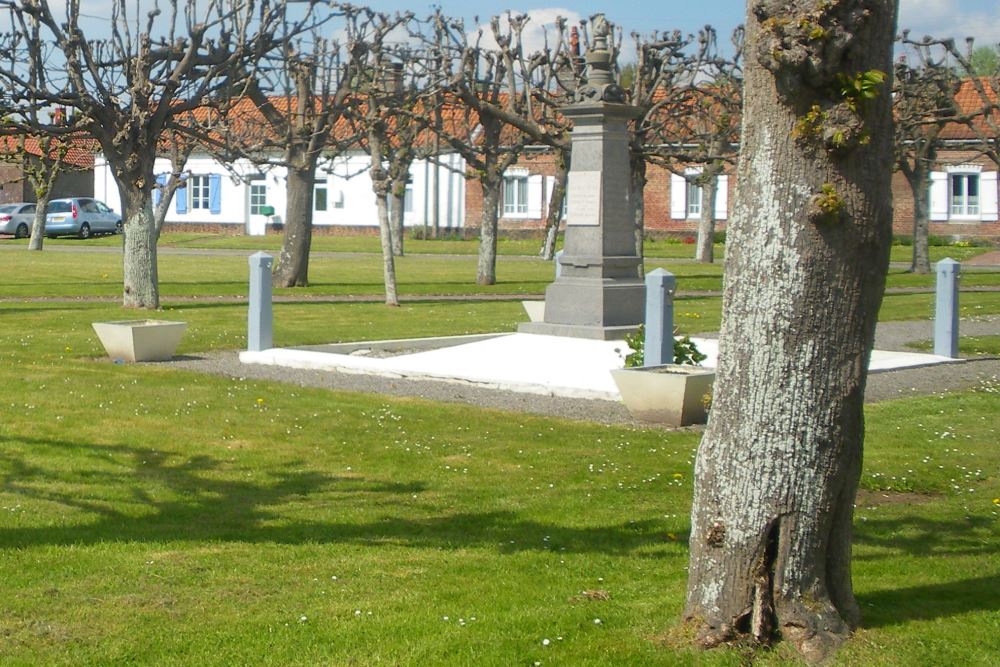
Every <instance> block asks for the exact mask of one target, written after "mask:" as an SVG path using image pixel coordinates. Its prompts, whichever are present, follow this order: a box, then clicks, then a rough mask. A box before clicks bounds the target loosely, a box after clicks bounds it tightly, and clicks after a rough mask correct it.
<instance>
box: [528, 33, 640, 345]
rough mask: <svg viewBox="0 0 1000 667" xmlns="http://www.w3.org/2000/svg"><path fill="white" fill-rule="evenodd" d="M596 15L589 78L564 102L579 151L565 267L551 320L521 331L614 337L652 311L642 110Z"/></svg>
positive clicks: (555, 287)
mask: <svg viewBox="0 0 1000 667" xmlns="http://www.w3.org/2000/svg"><path fill="white" fill-rule="evenodd" d="M591 20H592V25H593V31H592V32H593V37H594V39H593V46H592V48H591V49H590V50H589V51H588V52H587V54H586V59H587V83H586V84H584V85H583V86H581V87H580V88H579V89H578V90H577V92H576V101H575V103H574V104H572V105H569V106H567V107H565V108H563V109H562V113H563V114H564V115H565V116H567V117H568V118H571V119H572V120H573V132H572V135H571V139H572V143H573V158H572V162H571V165H570V172H569V186H568V191H567V219H566V231H565V244H564V246H563V250H564V252H563V254H562V257H561V258H560V259H559V260H558V261H559V263H560V271H559V273H558V277H557V278H556V280H555V282H553V283H552V284H551V285H549V286H548V288H547V289H546V290H545V320H544V322H530V323H525V324H522V325H521V326H520V327H519V331H522V332H525V333H537V334H549V335H555V336H573V337H577V338H596V339H600V340H612V339H617V338H622V337H624V336H625V335H626V334H629V333H632V332H634V331H635V330H636V329H637V328H638V326H639V324H640V323H641V322H642V321H643V317H644V314H645V284H644V282H643V281H642V280H641V279H640V278H639V265H640V261H641V258H640V257H639V256H638V255H637V254H636V250H635V240H634V239H635V237H634V234H633V232H632V226H633V224H634V205H633V203H632V201H631V199H630V196H629V181H630V179H629V174H630V167H629V137H628V127H627V123H628V121H629V120H631V119H633V118H637V117H638V116H640V115H641V114H642V111H641V110H640V109H638V108H637V107H633V106H630V105H627V104H624V99H625V97H624V92H623V91H622V89H621V88H620V87H619V86H617V85H616V84H615V83H614V81H613V79H612V77H611V71H610V61H611V53H610V51H609V50H608V46H607V38H608V34H609V32H610V30H609V27H608V24H607V21H605V20H604V16H603V14H597V15H596V16H594V17H593V18H592V19H591Z"/></svg>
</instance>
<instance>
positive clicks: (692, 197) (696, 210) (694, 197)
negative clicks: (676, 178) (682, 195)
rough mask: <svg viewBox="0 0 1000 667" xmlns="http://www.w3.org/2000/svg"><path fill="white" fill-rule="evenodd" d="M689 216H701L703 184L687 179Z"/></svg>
mask: <svg viewBox="0 0 1000 667" xmlns="http://www.w3.org/2000/svg"><path fill="white" fill-rule="evenodd" d="M687 217H689V218H700V217H701V186H700V185H698V184H697V183H695V182H693V181H687Z"/></svg>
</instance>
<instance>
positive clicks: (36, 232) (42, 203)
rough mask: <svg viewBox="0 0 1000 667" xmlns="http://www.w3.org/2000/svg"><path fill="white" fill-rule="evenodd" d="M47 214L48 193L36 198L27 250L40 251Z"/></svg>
mask: <svg viewBox="0 0 1000 667" xmlns="http://www.w3.org/2000/svg"><path fill="white" fill-rule="evenodd" d="M48 212H49V193H48V192H46V193H45V194H44V195H43V196H41V197H38V198H37V199H36V201H35V217H34V219H33V220H32V221H31V238H30V239H29V240H28V250H41V249H42V245H43V243H44V241H45V222H46V219H47V218H48Z"/></svg>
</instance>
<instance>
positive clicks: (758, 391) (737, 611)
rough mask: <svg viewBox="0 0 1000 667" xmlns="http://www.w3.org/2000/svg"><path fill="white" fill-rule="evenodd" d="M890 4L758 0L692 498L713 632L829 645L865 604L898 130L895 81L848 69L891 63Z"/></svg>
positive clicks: (811, 646) (702, 597) (698, 569)
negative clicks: (847, 89)
mask: <svg viewBox="0 0 1000 667" xmlns="http://www.w3.org/2000/svg"><path fill="white" fill-rule="evenodd" d="M895 12H896V3H895V2H893V1H892V0H800V1H796V2H790V3H789V2H775V1H763V2H751V3H750V4H749V12H748V13H749V16H748V20H747V47H746V52H747V64H746V70H745V74H746V86H745V91H746V95H745V107H744V117H743V124H744V125H743V134H742V137H743V144H742V151H741V155H740V160H739V167H738V173H737V191H736V199H735V211H734V215H733V218H732V220H731V222H730V225H729V231H728V242H727V252H726V272H725V274H726V279H725V287H724V295H723V322H722V330H721V335H720V351H719V367H718V374H717V380H716V384H715V393H714V397H713V403H712V410H711V413H710V418H709V424H708V427H707V429H706V432H705V435H704V438H703V440H702V443H701V446H700V447H699V450H698V455H697V460H696V464H695V490H694V504H693V507H692V514H691V522H692V525H691V537H690V566H689V579H688V588H687V602H686V609H685V619H686V621H687V622H688V623H689V624H690V625H691V626H693V628H694V629H695V631H696V636H697V638H698V643H699V644H700V645H702V646H705V647H710V646H714V645H717V644H719V643H722V642H726V641H729V640H732V639H736V638H738V637H740V636H748V635H749V636H751V637H753V638H754V639H755V640H757V641H759V642H770V641H773V640H775V639H776V638H783V639H785V640H788V641H790V642H792V643H793V644H794V645H795V646H796V648H797V649H798V650H799V651H800V652H801V653H802V655H803V656H804V657H805V658H806V659H807V660H809V661H819V660H822V659H824V658H825V657H826V656H828V655H829V654H830V653H831V652H832V651H833V650H834V649H835V648H836V646H838V645H839V643H840V642H841V641H842V640H843V639H844V638H845V637H846V636H847V635H848V634H849V632H850V631H851V630H852V629H853V628H854V627H856V626H857V624H858V622H859V620H860V618H859V610H858V605H857V603H856V602H855V600H854V595H853V591H852V584H851V570H850V568H851V535H852V532H851V523H852V517H853V503H854V499H855V494H856V491H857V485H858V480H859V477H860V471H861V457H862V443H863V437H864V423H863V412H862V407H863V397H864V389H865V378H866V369H867V365H868V361H869V357H870V354H871V349H872V344H873V340H874V331H875V323H876V319H877V314H878V308H879V305H880V303H881V299H882V293H883V289H884V286H885V273H886V270H887V268H888V262H889V246H890V241H891V223H892V212H891V203H890V200H891V197H890V169H888V168H887V165H888V164H890V162H891V154H892V153H891V142H892V135H893V133H892V126H891V122H892V120H891V116H890V103H891V100H890V92H889V91H890V90H891V88H890V86H889V85H888V82H884V83H882V84H881V85H879V86H878V87H877V91H876V92H877V94H875V95H874V96H872V97H870V98H866V99H864V100H857V99H855V100H848V99H846V98H845V97H844V96H843V93H841V92H840V91H842V90H843V89H842V88H841V87H840V86H838V85H837V82H838V81H839V80H840V77H838V75H842V76H846V77H849V78H851V79H852V80H854V79H855V77H856V76H857V75H858V74H859V73H864V72H870V71H872V70H876V69H877V70H881V71H882V72H885V73H890V72H891V49H892V41H893V33H894V28H895ZM848 102H850V103H851V104H855V106H856V108H857V112H850V109H849V108H846V107H849V106H850V104H848ZM814 105H816V106H814ZM817 108H818V109H819V110H820V112H821V113H819V114H810V112H812V111H814V110H815V109H817ZM810 118H812V119H813V120H817V121H818V122H816V123H810V122H807V121H808V120H809V119H810ZM803 119H806V120H803Z"/></svg>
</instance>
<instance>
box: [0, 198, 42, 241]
mask: <svg viewBox="0 0 1000 667" xmlns="http://www.w3.org/2000/svg"><path fill="white" fill-rule="evenodd" d="M34 221H35V205H34V204H29V203H27V202H19V203H17V204H3V205H0V234H11V235H13V236H14V238H16V239H23V238H27V237H28V236H30V235H31V225H32V224H33V223H34Z"/></svg>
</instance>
